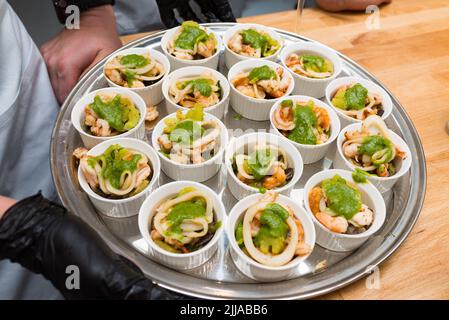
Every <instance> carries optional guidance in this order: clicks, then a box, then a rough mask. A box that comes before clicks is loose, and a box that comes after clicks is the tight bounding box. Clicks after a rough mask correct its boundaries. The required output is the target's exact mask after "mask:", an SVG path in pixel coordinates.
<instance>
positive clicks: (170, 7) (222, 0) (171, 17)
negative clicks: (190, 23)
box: [156, 0, 236, 28]
mask: <svg viewBox="0 0 449 320" xmlns="http://www.w3.org/2000/svg"><path fill="white" fill-rule="evenodd" d="M191 2H195V3H196V4H197V5H198V6H199V8H200V10H201V14H197V13H196V12H195V10H194V9H192V6H191V5H190V4H189V3H191ZM156 3H157V6H158V7H159V14H160V16H161V20H162V22H163V23H164V25H165V26H166V27H167V28H173V27H176V26H177V25H179V24H181V23H182V21H185V20H194V21H196V22H199V23H205V22H235V21H236V20H235V17H234V14H233V13H232V9H231V6H230V5H229V2H228V0H195V1H193V0H192V1H189V0H156ZM175 10H176V11H177V12H178V15H179V17H180V18H181V19H182V20H181V21H177V20H176V16H175Z"/></svg>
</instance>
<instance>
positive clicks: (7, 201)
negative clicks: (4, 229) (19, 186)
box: [0, 196, 16, 221]
mask: <svg viewBox="0 0 449 320" xmlns="http://www.w3.org/2000/svg"><path fill="white" fill-rule="evenodd" d="M15 203H16V200H14V199H11V198H7V197H3V196H0V221H1V219H2V217H3V215H4V214H5V212H6V211H7V210H8V209H9V208H11V207H12V206H13V205H14V204H15Z"/></svg>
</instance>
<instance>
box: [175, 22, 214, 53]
mask: <svg viewBox="0 0 449 320" xmlns="http://www.w3.org/2000/svg"><path fill="white" fill-rule="evenodd" d="M217 44H218V42H217V39H216V38H215V36H214V34H213V33H209V34H208V33H207V32H206V31H205V29H204V28H203V27H201V26H200V25H199V24H198V23H196V22H195V21H184V22H183V23H182V25H181V27H180V28H178V30H177V31H176V33H175V34H174V35H173V37H172V38H171V39H170V40H169V41H168V43H167V51H168V53H170V54H171V55H173V56H175V57H176V58H179V59H183V60H200V59H205V58H209V57H211V56H213V55H214V54H215V52H217Z"/></svg>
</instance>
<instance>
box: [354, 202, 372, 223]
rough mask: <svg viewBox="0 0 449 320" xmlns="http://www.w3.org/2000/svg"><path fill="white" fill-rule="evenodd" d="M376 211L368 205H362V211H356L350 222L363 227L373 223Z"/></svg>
mask: <svg viewBox="0 0 449 320" xmlns="http://www.w3.org/2000/svg"><path fill="white" fill-rule="evenodd" d="M373 220H374V213H373V211H371V209H369V208H368V207H367V206H366V205H362V209H361V210H360V212H358V213H356V214H355V215H354V216H353V217H352V218H351V220H349V223H350V224H352V225H353V226H355V227H358V228H361V227H366V226H369V225H371V224H372V223H373Z"/></svg>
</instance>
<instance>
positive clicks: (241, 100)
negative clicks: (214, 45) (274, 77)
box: [228, 59, 295, 121]
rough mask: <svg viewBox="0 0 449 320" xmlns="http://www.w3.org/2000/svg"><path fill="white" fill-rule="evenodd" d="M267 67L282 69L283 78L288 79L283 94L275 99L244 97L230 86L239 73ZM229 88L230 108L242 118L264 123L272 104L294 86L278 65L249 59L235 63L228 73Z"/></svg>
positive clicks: (290, 76) (286, 72)
mask: <svg viewBox="0 0 449 320" xmlns="http://www.w3.org/2000/svg"><path fill="white" fill-rule="evenodd" d="M265 65H266V66H269V67H271V68H273V69H275V70H276V69H277V68H282V69H284V73H283V77H287V78H289V79H290V85H289V86H288V89H287V91H286V92H285V94H284V95H283V96H282V97H280V98H277V99H256V98H251V97H248V96H245V95H244V94H243V93H241V92H239V91H238V90H237V89H236V88H235V87H234V85H233V84H232V79H234V78H235V76H237V75H238V74H239V73H242V72H248V71H250V70H251V69H253V68H256V67H261V66H265ZM228 81H229V86H230V87H231V106H232V109H234V110H235V112H237V113H238V114H240V115H241V116H243V117H244V118H247V119H250V120H256V121H265V120H269V119H270V109H271V107H272V106H273V104H274V103H276V102H277V101H279V100H281V99H283V98H285V97H287V96H288V95H289V94H290V93H291V92H292V91H293V87H294V85H295V81H294V80H293V77H292V75H291V73H290V72H288V71H287V69H286V68H285V67H283V66H281V65H280V64H277V63H275V62H273V61H269V60H261V59H250V60H245V61H241V62H239V63H236V64H235V65H234V66H233V67H232V68H231V69H230V70H229V73H228Z"/></svg>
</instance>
